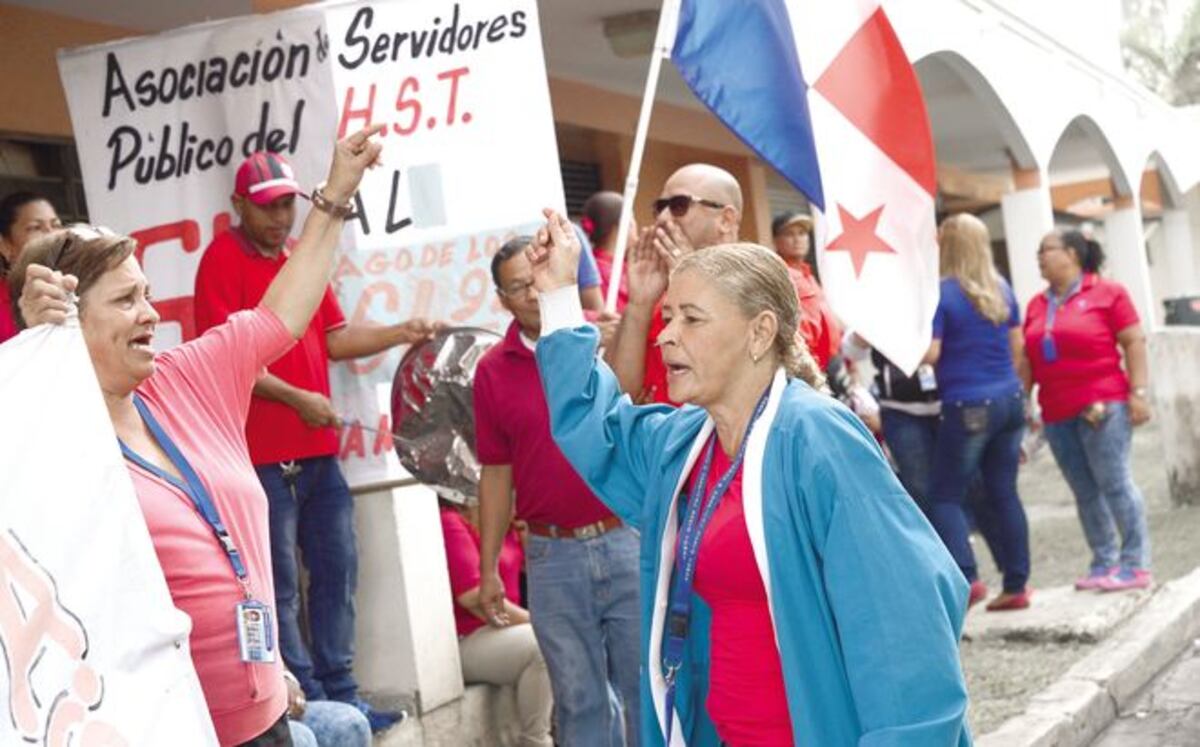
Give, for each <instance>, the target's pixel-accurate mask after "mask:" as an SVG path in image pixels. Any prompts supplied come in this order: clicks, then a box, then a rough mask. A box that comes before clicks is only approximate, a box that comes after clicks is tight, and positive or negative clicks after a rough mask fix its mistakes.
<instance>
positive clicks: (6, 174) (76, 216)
mask: <svg viewBox="0 0 1200 747" xmlns="http://www.w3.org/2000/svg"><path fill="white" fill-rule="evenodd" d="M23 191H29V192H36V193H38V194H42V195H45V196H46V197H47V198H48V199H49V200H50V202H51V204H53V205H54V209H55V210H56V211H58V215H59V217H60V218H62V221H63V223H75V222H79V221H86V220H87V201H86V199H85V198H84V195H83V177H82V174H81V172H80V169H79V155H78V153H77V152H76V150H75V144H74V143H73V142H72V141H70V140H65V139H50V138H28V137H15V136H14V137H5V136H3V135H0V198H3V197H4V196H5V195H9V194H12V193H13V192H23Z"/></svg>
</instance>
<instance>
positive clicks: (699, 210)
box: [605, 163, 841, 404]
mask: <svg viewBox="0 0 1200 747" xmlns="http://www.w3.org/2000/svg"><path fill="white" fill-rule="evenodd" d="M653 210H654V222H653V224H651V225H648V226H646V227H645V228H643V229H642V232H641V234H640V235H639V237H638V241H637V243H636V244H635V245H634V247H633V248H632V249H631V251H630V254H629V257H628V260H627V263H626V264H627V267H628V269H627V273H628V280H629V303H628V305H626V307H625V310H624V312H623V314H622V317H621V324H620V327H619V328H618V330H617V335H616V339H615V341H614V343H613V345H612V346H611V347H610V348H609V349H608V352H607V353H606V356H605V357H606V359H607V362H608V364H609V365H610V366H611V367H612V369H613V371H614V372H615V373H616V375H617V379H618V380H619V381H620V383H621V388H622V389H623V390H624V391H625V392H628V393H629V394H630V395H631V396H633V397H634V398H635V400H636V401H639V402H666V403H669V404H675V403H672V402H671V400H670V398H669V397H668V396H667V386H666V380H667V370H666V366H665V365H664V364H663V360H662V354H661V353H660V352H659V350H658V347H657V345H656V344H655V343H656V340H657V339H658V335H659V333H660V332H661V331H662V329H663V326H664V325H663V320H662V311H661V299H662V296H663V293H664V292H666V280H667V277H668V276H669V272H670V270H671V269H672V268H673V267H674V266H675V263H676V262H677V261H678V260H679V258H680V257H682V256H683V255H685V254H688V253H690V252H693V251H695V250H697V249H704V248H707V247H710V246H716V245H718V244H730V243H734V242H737V241H738V228H739V226H740V225H741V221H742V189H741V187H740V186H739V185H738V182H737V179H735V178H734V176H733V174H730V173H729V172H728V171H726V170H724V169H722V168H719V167H717V166H713V165H711V164H707V163H692V164H688V165H686V166H684V167H682V168H680V169H679V170H677V171H676V172H675V173H673V174H671V176H670V177H669V178H668V179H667V181H666V182H664V183H663V187H662V191H661V192H660V193H659V196H658V199H657V200H655V201H654V203H653ZM788 274H789V275H790V277H791V279H792V283H793V285H795V286H796V295H797V297H798V298H799V300H800V312H801V321H800V333H801V336H802V337H803V338H804V341H805V343H807V344H808V346H809V350H810V351H811V352H812V353H813V355H814V357H815V358H816V359H817V361H818V363H819V364H820V365H821V367H822V368H825V367H826V366H828V364H829V360H830V357H831V356H832V355H833V354H834V351H836V350H837V349H838V347H839V346H840V345H841V329H840V325H839V324H838V322H837V320H836V319H834V318H833V317H832V313H831V312H829V311H828V307H827V306H826V305H825V304H824V301H823V298H822V297H821V290H820V286H818V285H817V284H816V283H815V282H813V281H811V280H809V279H807V278H805V277H804V276H803V275H802V274H801V273H799V272H796V271H795V270H790V269H789V273H788Z"/></svg>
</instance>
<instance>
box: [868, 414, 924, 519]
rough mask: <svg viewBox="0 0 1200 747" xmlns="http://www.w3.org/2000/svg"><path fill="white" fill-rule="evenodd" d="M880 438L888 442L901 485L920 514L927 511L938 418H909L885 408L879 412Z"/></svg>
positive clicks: (911, 416)
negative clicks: (881, 430)
mask: <svg viewBox="0 0 1200 747" xmlns="http://www.w3.org/2000/svg"><path fill="white" fill-rule="evenodd" d="M879 414H880V419H881V420H882V421H883V439H884V441H886V442H887V445H888V450H889V451H891V452H892V458H893V459H895V460H896V471H897V472H898V473H899V477H900V484H901V485H903V486H904V489H905V490H906V491H908V494H909V495H910V496H912V499H913V500H914V501H916V503H917V505H918V506H919V507H920V508H921V510H922V511H925V512H928V510H929V476H930V473H931V472H932V471H933V449H934V445H935V444H936V443H937V430H938V416H937V415H910V414H909V413H907V412H901V411H899V410H893V409H891V408H888V407H884V408H881V409H880V411H879Z"/></svg>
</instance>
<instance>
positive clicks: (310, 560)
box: [256, 456, 358, 701]
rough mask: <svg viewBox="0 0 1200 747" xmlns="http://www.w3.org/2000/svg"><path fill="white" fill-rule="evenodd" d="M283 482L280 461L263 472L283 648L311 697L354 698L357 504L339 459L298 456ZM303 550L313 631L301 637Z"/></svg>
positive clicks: (262, 470) (309, 612)
mask: <svg viewBox="0 0 1200 747" xmlns="http://www.w3.org/2000/svg"><path fill="white" fill-rule="evenodd" d="M296 466H297V467H299V469H300V471H299V472H298V473H297V474H295V476H294V477H290V478H289V477H285V476H284V473H283V469H282V467H281V466H280V465H278V464H270V465H261V466H259V467H257V468H256V469H257V470H258V478H259V480H260V481H261V482H262V485H263V488H264V489H265V490H266V492H267V500H268V501H269V504H270V517H271V566H272V570H273V571H274V575H275V607H276V610H277V613H278V616H279V650H280V653H281V654H282V655H283V660H284V662H285V663H286V664H287V667H288V669H290V670H291V672H292V674H294V675H296V679H298V680H300V686H301V687H302V688H304V694H305V696H306V697H307V698H308V699H309V700H341V701H351V700H353V699H354V698H355V697H357V690H358V685H357V683H355V681H354V675H353V673H352V671H351V668H352V666H353V662H354V592H355V589H356V586H357V579H358V555H357V551H356V548H355V544H354V541H355V540H354V503H353V499H352V498H351V496H350V488H349V486H348V485H346V479H345V478H344V477H342V471H341V469H340V468H339V467H338V464H337V459H336V458H335V457H332V456H328V457H314V458H312V459H299V460H297V461H296ZM297 547H299V549H300V553H301V555H302V557H303V559H304V567H305V568H307V569H308V632H309V636H310V638H311V640H312V649H311V651H312V653H311V655H310V654H309V648H308V647H307V646H306V645H305V643H304V638H303V637H302V636H301V633H300V580H299V575H300V574H299V567H298V565H297V563H296V549H297Z"/></svg>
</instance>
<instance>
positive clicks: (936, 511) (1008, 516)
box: [929, 391, 1029, 592]
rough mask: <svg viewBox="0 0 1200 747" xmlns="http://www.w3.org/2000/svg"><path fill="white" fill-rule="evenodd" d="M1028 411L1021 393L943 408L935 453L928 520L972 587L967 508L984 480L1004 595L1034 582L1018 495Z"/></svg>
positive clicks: (986, 512)
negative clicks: (971, 491)
mask: <svg viewBox="0 0 1200 747" xmlns="http://www.w3.org/2000/svg"><path fill="white" fill-rule="evenodd" d="M1024 430H1025V408H1024V405H1023V403H1022V400H1021V394H1020V392H1019V391H1017V392H1014V393H1013V394H1012V395H1010V396H1005V397H1000V398H997V399H989V400H983V401H981V402H949V401H943V402H942V417H941V423H940V425H939V427H938V438H937V447H936V448H935V449H934V457H933V476H932V480H931V483H930V507H929V520H930V522H931V523H932V524H933V526H934V529H936V530H937V533H938V535H939V536H941V538H942V542H944V543H945V545H946V549H948V550H949V551H950V554H951V555H952V556H953V557H954V560H955V562H956V563H958V567H959V568H961V569H962V572H963V574H964V575H965V576H966V577H967V580H968V581H974V580H975V579H976V578H978V572H977V570H976V566H975V553H974V552H972V550H971V543H970V525H969V523H968V521H967V515H966V511H965V510H964V504H965V502H966V497H967V492H968V488H969V487H970V484H971V480H972V477H973V476H974V474H975V471H976V470H979V472H980V474H981V476H982V478H983V491H984V499H983V502H982V506H981V509H983V510H981V511H980V518H981V519H982V518H983V517H984V516H986V522H985V523H987V524H988V525H989V534H991V535H993V541H994V542H995V543H996V544H997V546H998V547H997V549H998V557H999V559H1000V563H1001V565H1002V566H1003V573H1004V590H1005V591H1007V592H1018V591H1021V590H1022V589H1024V588H1025V583H1026V582H1027V581H1028V580H1029V526H1028V524H1027V523H1026V521H1025V509H1024V508H1023V507H1022V506H1021V499H1020V497H1018V495H1017V465H1018V463H1019V461H1020V451H1021V436H1022V434H1023V432H1024Z"/></svg>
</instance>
